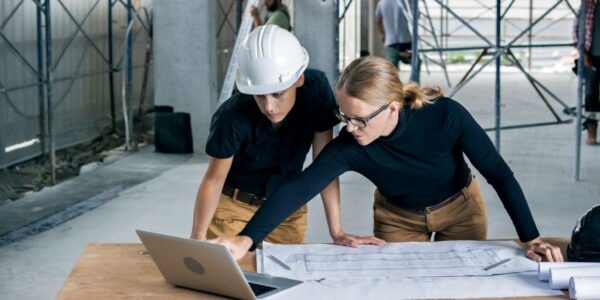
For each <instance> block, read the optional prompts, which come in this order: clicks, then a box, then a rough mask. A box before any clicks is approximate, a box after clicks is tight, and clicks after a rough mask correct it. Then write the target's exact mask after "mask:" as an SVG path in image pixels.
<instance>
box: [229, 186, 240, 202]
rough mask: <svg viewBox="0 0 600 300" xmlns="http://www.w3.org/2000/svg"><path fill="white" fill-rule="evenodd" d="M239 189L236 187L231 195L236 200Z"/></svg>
mask: <svg viewBox="0 0 600 300" xmlns="http://www.w3.org/2000/svg"><path fill="white" fill-rule="evenodd" d="M239 191H240V190H239V189H236V188H234V189H233V196H231V199H232V200H236V199H237V196H238V192H239Z"/></svg>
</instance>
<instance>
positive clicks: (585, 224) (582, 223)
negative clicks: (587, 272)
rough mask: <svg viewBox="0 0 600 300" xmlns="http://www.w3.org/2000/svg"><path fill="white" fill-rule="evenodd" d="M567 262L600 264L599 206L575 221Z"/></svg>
mask: <svg viewBox="0 0 600 300" xmlns="http://www.w3.org/2000/svg"><path fill="white" fill-rule="evenodd" d="M567 257H568V258H569V261H590V262H600V205H597V206H595V207H594V208H592V209H590V210H589V211H588V212H587V213H586V214H585V215H583V217H581V218H580V219H579V221H577V224H576V225H575V229H573V235H572V236H571V242H570V243H569V247H568V248H567Z"/></svg>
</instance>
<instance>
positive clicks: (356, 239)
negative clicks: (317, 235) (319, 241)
mask: <svg viewBox="0 0 600 300" xmlns="http://www.w3.org/2000/svg"><path fill="white" fill-rule="evenodd" d="M331 237H332V238H333V243H334V244H336V245H341V246H347V247H353V248H356V247H358V246H360V245H376V246H383V245H385V244H386V242H385V241H384V240H382V239H378V238H376V237H374V236H356V235H353V234H349V233H345V232H343V231H341V232H339V233H336V234H334V235H332V236H331Z"/></svg>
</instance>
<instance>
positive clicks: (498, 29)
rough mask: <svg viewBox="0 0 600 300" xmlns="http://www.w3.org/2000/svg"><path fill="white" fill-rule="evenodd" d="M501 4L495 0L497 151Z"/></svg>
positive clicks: (497, 144)
mask: <svg viewBox="0 0 600 300" xmlns="http://www.w3.org/2000/svg"><path fill="white" fill-rule="evenodd" d="M501 4H502V2H501V1H500V0H496V84H495V89H494V92H495V100H496V106H495V109H496V119H495V121H496V122H495V124H496V135H495V136H496V139H495V143H494V144H495V146H496V150H497V151H498V152H500V114H501V110H500V96H501V95H500V89H501V87H500V67H501V64H502V52H503V51H504V49H503V48H502V45H501V44H500V43H502V37H501V33H502V28H501V24H502V16H501V15H502V12H501V11H500V9H501Z"/></svg>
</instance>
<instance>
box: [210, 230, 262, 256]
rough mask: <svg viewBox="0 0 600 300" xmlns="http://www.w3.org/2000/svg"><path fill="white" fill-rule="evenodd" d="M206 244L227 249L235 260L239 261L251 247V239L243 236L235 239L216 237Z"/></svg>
mask: <svg viewBox="0 0 600 300" xmlns="http://www.w3.org/2000/svg"><path fill="white" fill-rule="evenodd" d="M208 242H211V243H215V244H221V245H224V246H225V247H227V249H229V252H231V255H232V256H233V258H235V260H240V259H242V258H243V257H244V255H246V253H247V252H248V250H249V249H250V247H252V239H250V238H249V237H247V236H245V235H241V236H235V237H218V238H216V239H213V240H208Z"/></svg>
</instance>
